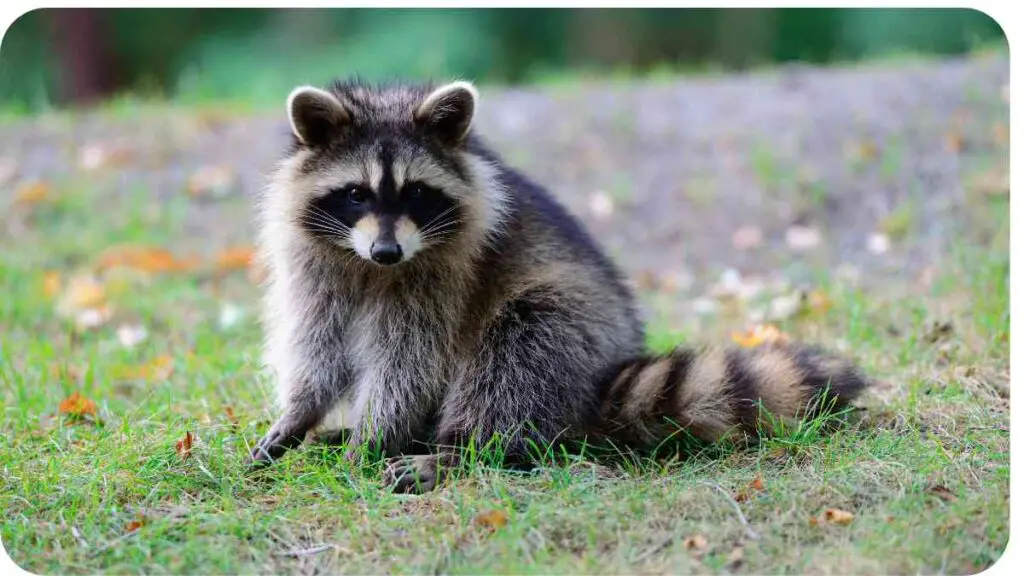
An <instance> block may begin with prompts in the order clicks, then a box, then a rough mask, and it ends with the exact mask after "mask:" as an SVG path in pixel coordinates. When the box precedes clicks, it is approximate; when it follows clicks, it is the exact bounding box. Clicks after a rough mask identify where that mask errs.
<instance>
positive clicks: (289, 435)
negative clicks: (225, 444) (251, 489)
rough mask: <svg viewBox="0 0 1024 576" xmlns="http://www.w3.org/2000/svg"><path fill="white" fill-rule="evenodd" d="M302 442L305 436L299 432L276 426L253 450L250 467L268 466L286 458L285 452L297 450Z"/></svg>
mask: <svg viewBox="0 0 1024 576" xmlns="http://www.w3.org/2000/svg"><path fill="white" fill-rule="evenodd" d="M302 441H303V436H301V435H299V433H298V432H296V431H294V430H289V429H288V427H286V426H281V425H278V424H275V425H274V426H272V427H271V428H270V431H268V432H267V433H266V435H265V436H263V438H261V439H260V441H259V442H257V443H256V447H255V448H253V449H252V453H250V454H249V466H250V467H252V468H259V467H263V466H266V465H268V464H270V463H272V462H273V461H274V460H277V459H278V458H280V457H281V456H284V454H285V452H287V451H288V450H291V449H292V448H295V447H296V446H298V445H299V444H301V443H302Z"/></svg>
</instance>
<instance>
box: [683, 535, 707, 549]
mask: <svg viewBox="0 0 1024 576" xmlns="http://www.w3.org/2000/svg"><path fill="white" fill-rule="evenodd" d="M707 547H708V539H707V538H705V537H704V536H701V535H700V534H695V535H693V536H688V537H687V538H686V539H685V540H683V548H686V549H687V550H690V551H692V552H703V551H704V549H705V548H707Z"/></svg>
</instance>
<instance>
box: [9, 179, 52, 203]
mask: <svg viewBox="0 0 1024 576" xmlns="http://www.w3.org/2000/svg"><path fill="white" fill-rule="evenodd" d="M49 196H50V186H49V185H47V184H46V183H45V182H41V181H38V180H37V181H32V182H26V183H25V184H23V185H22V186H21V187H19V188H18V191H17V193H15V197H14V201H15V203H17V204H38V203H40V202H42V201H43V200H46V199H47V198H49Z"/></svg>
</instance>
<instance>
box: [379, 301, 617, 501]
mask: <svg viewBox="0 0 1024 576" xmlns="http://www.w3.org/2000/svg"><path fill="white" fill-rule="evenodd" d="M579 310H580V306H579V304H578V301H575V300H574V299H573V297H571V296H567V295H564V294H560V293H556V292H554V291H552V290H544V289H535V290H530V291H528V292H527V293H524V294H522V295H520V297H518V298H517V299H516V300H514V301H511V302H509V303H508V304H506V305H505V306H504V307H503V308H502V310H501V311H500V312H499V314H498V315H497V317H495V318H494V319H493V320H492V321H491V324H490V326H489V328H488V329H487V330H486V331H485V336H484V338H483V339H482V342H481V343H480V345H479V349H478V351H477V354H476V357H475V360H474V362H473V363H472V364H471V366H470V367H469V369H468V370H467V371H466V372H465V373H464V374H463V375H462V376H461V377H460V378H459V379H458V380H457V381H455V382H453V383H452V386H451V387H450V388H449V390H448V392H447V395H446V396H445V398H444V400H443V403H442V406H441V415H440V421H439V424H438V431H437V444H438V445H439V446H440V447H441V448H440V449H439V450H440V451H439V452H437V453H434V454H431V455H426V456H414V457H402V458H399V459H396V460H393V461H392V462H391V465H390V466H389V467H388V469H387V471H386V473H385V481H386V482H387V483H388V484H389V485H391V486H392V487H394V488H395V489H396V490H399V491H403V492H423V491H427V490H430V489H432V488H433V487H434V486H435V485H436V484H437V483H439V482H440V481H442V480H443V479H444V476H445V469H446V468H449V467H452V466H455V465H457V463H458V456H457V453H456V451H455V448H456V447H458V446H460V445H464V444H465V443H467V442H469V441H470V440H472V441H474V442H475V443H476V446H477V447H478V448H479V447H482V446H485V445H486V444H487V443H488V442H489V441H490V440H491V439H492V438H494V436H495V435H498V436H500V440H501V442H502V445H501V450H502V451H503V453H504V461H505V464H506V465H524V464H528V463H529V461H530V457H531V455H533V450H534V448H535V447H537V448H540V449H545V448H546V447H547V445H548V444H550V443H552V442H555V441H561V440H570V439H572V435H573V434H574V433H575V432H577V431H579V430H580V428H581V424H582V423H583V422H585V421H586V420H587V418H588V416H589V415H590V414H592V413H593V412H594V411H595V410H596V408H597V398H596V396H597V394H596V390H594V387H593V385H592V382H594V381H595V379H594V378H593V376H594V374H596V371H597V369H598V368H597V367H598V365H599V364H600V361H599V360H598V357H599V356H601V355H600V354H597V353H595V349H594V346H595V344H594V342H595V336H594V335H593V334H591V333H589V332H587V328H588V327H590V326H593V323H588V322H586V321H584V320H583V319H581V318H580V317H579V315H580V314H581V312H579Z"/></svg>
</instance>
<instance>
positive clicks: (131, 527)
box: [124, 520, 142, 532]
mask: <svg viewBox="0 0 1024 576" xmlns="http://www.w3.org/2000/svg"><path fill="white" fill-rule="evenodd" d="M139 528H142V520H132V521H131V522H129V523H128V525H127V526H125V528H124V531H125V532H135V531H136V530H138V529H139Z"/></svg>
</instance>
